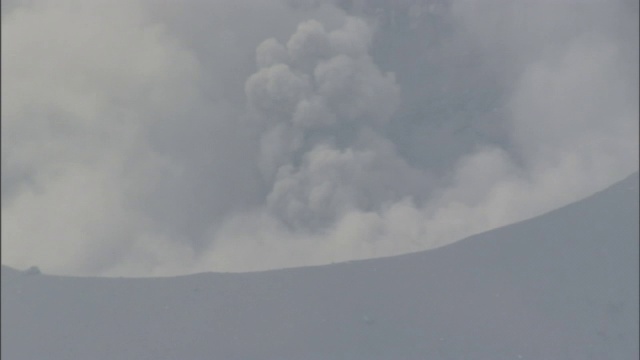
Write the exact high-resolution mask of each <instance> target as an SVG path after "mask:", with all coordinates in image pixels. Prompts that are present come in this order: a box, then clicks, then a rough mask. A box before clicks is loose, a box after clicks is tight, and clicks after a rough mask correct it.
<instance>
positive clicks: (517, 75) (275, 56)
mask: <svg viewBox="0 0 640 360" xmlns="http://www.w3.org/2000/svg"><path fill="white" fill-rule="evenodd" d="M637 29H638V6H637V3H634V2H631V1H624V0H616V1H606V2H605V1H591V2H577V1H564V2H556V1H520V2H513V1H509V0H490V1H482V2H478V1H466V0H450V1H444V0H438V1H436V0H407V1H398V2H388V1H375V0H370V1H306V0H305V1H297V0H296V1H291V0H287V1H284V0H283V1H281V2H276V1H273V2H265V1H258V0H241V1H238V0H235V1H230V0H229V1H215V2H196V1H194V2H189V3H188V4H185V3H182V2H172V1H157V0H153V1H152V0H137V1H127V2H121V1H118V2H114V1H92V2H83V1H57V0H56V1H46V0H43V1H38V2H34V1H27V0H24V1H19V0H16V1H8V2H3V4H2V64H3V74H2V75H3V76H2V88H3V93H2V105H3V106H2V248H3V252H2V263H3V264H7V265H11V266H15V267H18V268H26V267H29V266H32V265H37V266H39V267H40V268H41V269H42V270H43V271H45V272H50V273H56V274H74V275H104V276H116V275H117V276H160V275H174V274H184V273H191V272H197V271H253V270H263V269H270V268H281V267H290V266H303V265H315V264H325V263H331V262H337V261H346V260H351V259H359V258H369V257H378V256H387V255H393V254H400V253H405V252H410V251H417V250H423V249H429V248H434V247H438V246H442V245H445V244H448V243H451V242H454V241H456V240H459V239H461V238H463V237H466V236H468V235H472V234H474V233H478V232H481V231H485V230H489V229H492V228H495V227H498V226H502V225H506V224H509V223H512V222H515V221H519V220H523V219H526V218H529V217H532V216H536V215H538V214H541V213H544V212H546V211H549V210H552V209H554V208H557V207H559V206H562V205H564V204H567V203H569V202H572V201H575V200H578V199H580V198H583V197H585V196H587V195H589V194H591V193H593V192H595V191H597V190H600V189H601V188H603V187H605V186H607V185H609V184H611V183H613V182H614V181H617V180H619V179H621V178H623V177H624V176H626V175H627V174H629V173H631V172H633V171H637V169H638V115H639V114H638V79H639V75H638V67H637V64H638V30H637Z"/></svg>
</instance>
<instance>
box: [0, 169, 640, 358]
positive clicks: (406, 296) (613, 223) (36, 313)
mask: <svg viewBox="0 0 640 360" xmlns="http://www.w3.org/2000/svg"><path fill="white" fill-rule="evenodd" d="M638 215H639V214H638V174H637V173H636V174H634V175H632V176H630V177H629V178H627V179H625V180H623V181H622V182H620V183H617V184H615V185H614V186H612V187H610V188H609V189H606V190H604V191H602V192H600V193H597V194H595V195H593V196H591V197H590V198H588V199H585V200H582V201H579V202H577V203H574V204H572V205H569V206H566V207H564V208H561V209H559V210H556V211H553V212H550V213H548V214H546V215H543V216H540V217H537V218H535V219H531V220H528V221H524V222H521V223H518V224H514V225H510V226H507V227H504V228H500V229H497V230H494V231H490V232H487V233H484V234H480V235H477V236H473V237H471V238H469V239H466V240H463V241H460V242H457V243H455V244H452V245H449V246H446V247H443V248H439V249H436V250H430V251H426V252H420V253H415V254H409V255H403V256H397V257H390V258H382V259H372V260H365V261H357V262H351V263H343V264H335V265H329V266H320V267H308V268H297V269H284V270H276V271H267V272H261V273H246V274H198V275H191V276H185V277H178V278H155V279H105V278H70V277H54V276H47V275H26V274H24V273H22V272H19V271H15V270H12V269H9V268H7V267H2V358H3V359H9V360H12V359H16V360H18V359H67V360H74V359H96V360H97V359H296V360H305V359H362V360H365V359H366V360H370V359H407V360H410V359H432V360H438V359H487V360H500V359H563V360H565V359H580V360H583V359H637V358H638V355H639V350H638V335H639V330H638V315H639V311H638V301H639V297H638V236H639V234H638Z"/></svg>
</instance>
